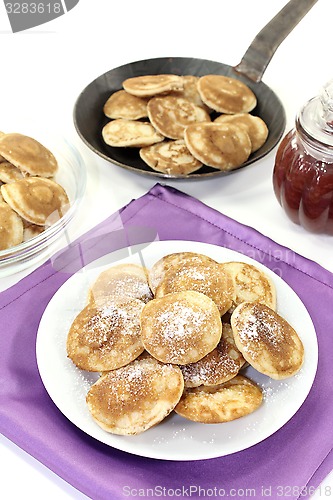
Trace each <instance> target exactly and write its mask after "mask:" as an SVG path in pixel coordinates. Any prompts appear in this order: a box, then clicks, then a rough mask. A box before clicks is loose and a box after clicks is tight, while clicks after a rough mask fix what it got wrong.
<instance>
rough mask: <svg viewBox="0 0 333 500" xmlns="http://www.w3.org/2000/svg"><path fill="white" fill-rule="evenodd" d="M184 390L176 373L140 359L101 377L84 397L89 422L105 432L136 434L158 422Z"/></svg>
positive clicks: (166, 366) (177, 370)
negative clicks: (91, 419) (89, 416)
mask: <svg viewBox="0 0 333 500" xmlns="http://www.w3.org/2000/svg"><path fill="white" fill-rule="evenodd" d="M183 389H184V381H183V376H182V373H181V371H180V369H179V368H178V367H177V366H175V365H171V364H162V363H159V362H158V361H157V360H156V359H153V358H151V357H143V358H142V359H138V360H136V361H133V362H132V363H130V364H128V365H127V366H124V367H123V368H119V369H117V370H113V371H110V372H108V373H106V374H104V375H103V376H102V377H101V378H100V379H99V380H98V381H97V382H96V383H95V384H93V385H92V386H91V388H90V390H89V392H88V394H87V398H86V399H87V404H88V408H89V411H90V413H91V415H92V418H93V419H94V420H95V422H96V423H97V424H98V425H99V426H100V427H102V429H104V430H105V431H107V432H111V433H113V434H120V435H133V434H140V433H141V432H143V431H146V430H147V429H149V428H151V427H152V426H154V425H156V424H158V423H159V422H161V421H162V420H163V419H164V418H165V417H167V416H168V415H169V414H170V413H171V411H172V410H173V409H174V407H175V406H176V404H177V403H178V401H179V399H180V397H181V395H182V393H183Z"/></svg>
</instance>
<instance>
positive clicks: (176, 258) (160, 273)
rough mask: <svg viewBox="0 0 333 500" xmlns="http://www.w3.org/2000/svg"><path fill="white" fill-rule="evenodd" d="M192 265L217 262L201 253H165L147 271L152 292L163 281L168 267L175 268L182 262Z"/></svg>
mask: <svg viewBox="0 0 333 500" xmlns="http://www.w3.org/2000/svg"><path fill="white" fill-rule="evenodd" d="M185 262H186V263H188V264H191V263H193V265H195V266H196V265H198V264H200V263H203V264H209V263H212V264H213V265H215V264H217V262H216V261H215V260H213V259H211V258H210V257H208V256H207V255H203V254H200V253H197V252H175V253H170V254H168V255H165V256H164V257H162V258H161V259H159V260H158V261H157V262H155V264H154V265H153V266H152V268H151V269H150V270H149V272H148V282H149V286H150V288H151V290H152V292H153V293H154V294H155V293H156V288H157V287H158V285H159V284H160V283H161V282H162V281H163V279H164V276H165V273H166V272H167V271H168V270H169V269H170V268H176V267H178V265H179V264H184V263H185Z"/></svg>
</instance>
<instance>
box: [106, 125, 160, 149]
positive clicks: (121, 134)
mask: <svg viewBox="0 0 333 500" xmlns="http://www.w3.org/2000/svg"><path fill="white" fill-rule="evenodd" d="M102 136H103V139H104V141H105V143H106V144H108V145H109V146H113V147H138V148H142V147H144V146H150V145H151V144H155V143H156V142H161V141H163V140H164V136H163V135H161V134H159V133H158V132H157V131H156V130H155V129H154V127H153V126H152V124H151V123H149V122H140V121H136V120H124V119H123V118H119V119H117V120H112V121H111V122H109V123H107V124H106V125H105V126H104V127H103V129H102Z"/></svg>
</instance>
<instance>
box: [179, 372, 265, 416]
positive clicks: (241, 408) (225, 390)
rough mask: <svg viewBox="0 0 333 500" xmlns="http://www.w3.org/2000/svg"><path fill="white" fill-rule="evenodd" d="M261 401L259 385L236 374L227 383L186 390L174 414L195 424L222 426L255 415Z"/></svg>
mask: <svg viewBox="0 0 333 500" xmlns="http://www.w3.org/2000/svg"><path fill="white" fill-rule="evenodd" d="M262 399H263V396H262V391H261V389H260V387H259V386H258V385H256V384H255V383H254V382H252V381H251V380H249V379H248V378H246V377H243V376H242V375H237V376H236V377H234V378H233V379H231V380H229V381H228V382H225V383H224V384H220V385H215V386H212V387H206V386H201V387H193V388H192V389H190V388H189V389H185V391H184V394H183V396H182V397H181V400H180V401H179V403H178V404H177V406H176V407H175V412H176V413H178V415H181V416H182V417H185V418H187V419H188V420H193V421H194V422H201V423H204V424H219V423H222V422H230V421H232V420H235V419H237V418H240V417H244V416H245V415H248V414H250V413H252V412H254V411H255V410H256V409H257V408H259V406H260V405H261V403H262Z"/></svg>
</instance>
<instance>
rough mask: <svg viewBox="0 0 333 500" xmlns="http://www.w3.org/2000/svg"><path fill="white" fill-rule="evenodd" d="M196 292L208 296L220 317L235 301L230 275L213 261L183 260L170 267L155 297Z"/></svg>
mask: <svg viewBox="0 0 333 500" xmlns="http://www.w3.org/2000/svg"><path fill="white" fill-rule="evenodd" d="M186 290H194V291H196V292H200V293H203V294H205V295H207V297H209V298H210V299H211V300H212V301H213V302H214V303H215V304H216V306H217V308H218V310H219V312H220V315H221V316H222V315H223V314H225V313H226V312H227V311H228V310H229V309H230V307H231V305H232V303H233V299H234V293H235V291H234V286H233V281H232V279H231V277H230V275H229V273H228V272H227V271H226V270H225V269H223V267H222V266H220V265H219V264H218V263H217V262H215V261H214V260H213V259H208V258H207V259H206V260H205V259H199V260H197V259H191V258H190V259H189V260H186V259H184V260H182V261H181V262H179V263H178V264H177V265H174V266H173V267H170V269H168V270H167V271H166V272H165V274H164V277H163V280H162V281H161V282H160V284H159V285H158V287H157V288H156V290H155V297H156V298H160V297H165V296H166V295H167V294H169V293H174V292H182V291H186Z"/></svg>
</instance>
